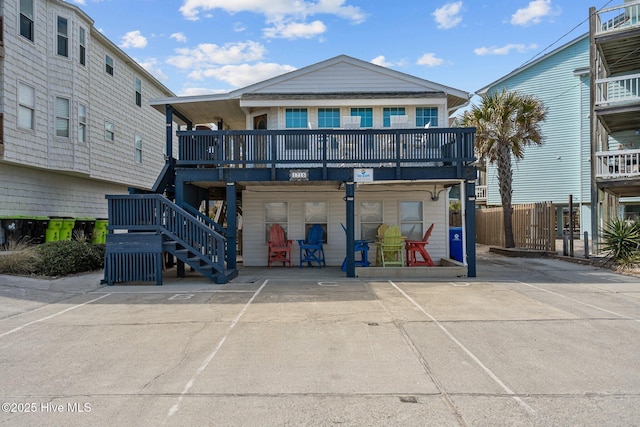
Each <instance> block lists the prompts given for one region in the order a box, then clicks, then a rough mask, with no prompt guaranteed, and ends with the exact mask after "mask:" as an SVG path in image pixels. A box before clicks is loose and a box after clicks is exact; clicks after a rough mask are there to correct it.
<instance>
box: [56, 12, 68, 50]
mask: <svg viewBox="0 0 640 427" xmlns="http://www.w3.org/2000/svg"><path fill="white" fill-rule="evenodd" d="M58 55H60V56H64V57H67V58H68V57H69V28H68V21H67V18H63V17H61V16H58Z"/></svg>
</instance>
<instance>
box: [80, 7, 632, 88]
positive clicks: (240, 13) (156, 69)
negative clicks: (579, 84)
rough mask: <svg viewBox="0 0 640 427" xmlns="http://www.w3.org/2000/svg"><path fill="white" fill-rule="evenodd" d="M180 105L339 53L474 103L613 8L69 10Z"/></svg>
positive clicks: (127, 8)
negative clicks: (594, 14) (593, 12)
mask: <svg viewBox="0 0 640 427" xmlns="http://www.w3.org/2000/svg"><path fill="white" fill-rule="evenodd" d="M69 3H72V4H75V5H76V6H78V7H80V9H82V10H83V11H84V12H85V13H86V14H87V15H89V17H90V18H92V19H93V20H94V26H95V27H96V28H97V29H98V30H99V31H101V32H102V33H103V34H104V35H105V36H106V37H107V38H109V39H110V40H111V41H112V42H113V43H115V44H116V45H117V46H119V47H120V48H121V49H122V50H123V51H124V52H126V53H127V54H128V55H129V56H130V57H131V58H133V59H134V60H135V61H136V62H138V63H139V64H141V65H142V66H143V67H144V68H145V69H147V70H148V71H149V72H150V73H151V74H152V75H154V77H156V78H157V79H158V80H159V81H160V82H162V83H163V84H164V85H165V86H166V87H167V88H169V89H170V90H171V91H172V92H174V93H175V94H176V95H178V96H185V95H202V94H211V93H221V92H228V91H230V90H234V89H238V88H241V87H245V86H248V85H250V84H253V83H256V82H259V81H262V80H265V79H268V78H271V77H274V76H277V75H280V74H283V73H285V72H289V71H293V70H295V69H298V68H302V67H305V66H308V65H312V64H315V63H317V62H320V61H323V60H326V59H329V58H333V57H335V56H338V55H342V54H345V55H349V56H352V57H354V58H358V59H361V60H364V61H369V62H372V63H375V64H378V65H382V66H385V67H388V68H391V69H394V70H397V71H400V72H403V73H407V74H410V75H413V76H416V77H420V78H423V79H426V80H429V81H432V82H435V83H438V84H442V85H446V86H449V87H453V88H455V89H459V90H463V91H465V92H469V93H474V92H476V91H477V90H479V89H481V88H483V87H484V86H486V85H488V84H490V83H492V82H494V81H496V80H498V79H499V78H501V77H503V76H505V75H506V74H508V73H510V72H511V71H513V70H515V69H517V68H519V67H521V66H523V65H525V64H526V63H528V62H530V61H532V60H535V59H537V58H539V57H540V56H542V55H544V54H546V53H549V52H551V51H553V50H554V49H556V48H558V47H560V46H562V45H563V44H565V43H568V42H569V41H571V40H573V39H575V38H577V37H579V36H581V35H583V34H585V33H587V32H588V30H589V27H588V14H589V7H590V6H593V7H596V8H597V9H600V8H603V7H611V6H616V5H619V4H622V3H623V0H458V1H451V0H449V1H443V0H395V1H393V0H385V1H381V0H126V1H125V0H69Z"/></svg>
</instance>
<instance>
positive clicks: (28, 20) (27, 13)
mask: <svg viewBox="0 0 640 427" xmlns="http://www.w3.org/2000/svg"><path fill="white" fill-rule="evenodd" d="M20 35H21V36H22V37H25V38H27V39H29V40H31V41H33V0H20Z"/></svg>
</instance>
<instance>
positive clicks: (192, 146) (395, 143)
mask: <svg viewBox="0 0 640 427" xmlns="http://www.w3.org/2000/svg"><path fill="white" fill-rule="evenodd" d="M177 134H178V137H179V158H178V160H177V162H176V164H177V165H178V166H182V167H185V166H207V165H209V166H213V167H219V168H233V167H241V168H265V167H269V168H291V167H307V168H312V167H360V166H362V167H377V166H397V167H429V166H443V165H456V166H461V165H462V166H464V165H468V164H470V163H472V162H473V161H475V156H474V150H473V148H474V135H475V129H473V128H446V129H445V128H442V129H358V130H346V129H345V130H343V129H326V130H278V131H270V130H266V131H207V130H196V131H180V132H177Z"/></svg>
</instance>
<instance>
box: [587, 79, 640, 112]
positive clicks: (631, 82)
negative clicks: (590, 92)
mask: <svg viewBox="0 0 640 427" xmlns="http://www.w3.org/2000/svg"><path fill="white" fill-rule="evenodd" d="M638 101H640V74H630V75H627V76H618V77H610V78H608V79H599V80H597V81H596V105H598V106H601V105H605V104H606V105H611V104H615V103H622V102H638Z"/></svg>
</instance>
